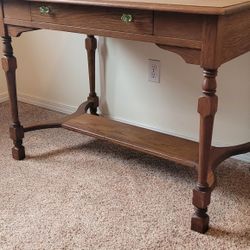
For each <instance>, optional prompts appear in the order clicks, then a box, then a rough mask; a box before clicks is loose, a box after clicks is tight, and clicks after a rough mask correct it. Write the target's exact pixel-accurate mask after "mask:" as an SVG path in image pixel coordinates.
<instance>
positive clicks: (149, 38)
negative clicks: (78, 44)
mask: <svg viewBox="0 0 250 250" xmlns="http://www.w3.org/2000/svg"><path fill="white" fill-rule="evenodd" d="M4 22H5V24H7V25H13V26H22V27H29V28H33V29H53V30H60V31H68V32H75V33H83V34H95V35H100V36H106V37H114V38H123V39H127V40H135V41H143V42H152V43H157V44H163V45H170V46H178V47H186V48H192V49H200V48H201V42H200V41H195V40H186V39H180V38H172V37H162V36H154V35H140V34H136V33H125V32H120V31H111V30H103V29H93V28H82V27H73V26H67V25H58V24H53V23H44V22H30V21H23V20H16V19H11V18H5V19H4Z"/></svg>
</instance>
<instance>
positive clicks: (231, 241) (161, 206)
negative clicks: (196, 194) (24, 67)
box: [0, 103, 250, 250]
mask: <svg viewBox="0 0 250 250" xmlns="http://www.w3.org/2000/svg"><path fill="white" fill-rule="evenodd" d="M20 110H21V112H20V115H21V118H22V120H23V121H26V122H30V121H33V120H36V119H40V120H45V119H47V118H51V117H53V116H60V114H57V113H54V112H51V111H47V110H45V109H41V108H37V107H34V106H31V105H27V104H21V105H20ZM7 120H8V104H7V103H4V104H0V122H1V126H0V177H1V179H0V249H1V250H5V249H28V250H33V249H105V250H106V249H107V250H112V249H115V250H119V249H129V250H130V249H250V192H249V191H250V171H249V168H250V164H247V163H243V162H239V161H236V160H227V161H225V162H224V163H223V164H221V165H220V167H219V168H218V170H217V174H218V186H217V188H216V189H215V191H214V192H213V195H212V203H211V205H210V207H209V215H210V217H211V229H210V231H209V232H208V233H207V234H206V235H201V234H198V233H195V232H192V231H191V230H190V229H189V228H190V216H191V214H192V213H193V206H192V204H191V197H192V188H193V187H194V185H195V178H194V176H195V173H194V171H193V170H191V169H189V168H185V167H181V166H176V165H174V164H173V163H170V162H167V161H165V160H161V159H158V158H155V157H150V156H147V155H145V154H141V153H137V152H134V151H130V150H127V149H125V150H124V148H122V147H119V146H113V145H111V144H109V143H106V142H103V141H100V140H95V139H92V138H89V137H86V136H83V135H80V134H76V133H73V132H69V131H66V130H63V129H50V130H43V131H40V132H32V133H29V134H26V137H25V141H24V143H25V146H26V152H27V158H26V160H24V161H22V162H17V161H14V160H12V158H11V155H10V148H11V146H12V143H11V141H10V140H9V138H8V134H7V131H8V126H7Z"/></svg>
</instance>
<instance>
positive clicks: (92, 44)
mask: <svg viewBox="0 0 250 250" xmlns="http://www.w3.org/2000/svg"><path fill="white" fill-rule="evenodd" d="M85 47H86V50H87V54H88V69H89V88H90V93H89V96H88V101H90V102H91V103H92V104H91V105H90V113H91V114H94V115H96V114H97V113H96V112H97V107H98V106H99V98H98V96H97V95H96V92H95V51H96V48H97V41H96V38H95V37H94V36H92V35H88V36H87V38H86V40H85Z"/></svg>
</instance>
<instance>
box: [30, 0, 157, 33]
mask: <svg viewBox="0 0 250 250" xmlns="http://www.w3.org/2000/svg"><path fill="white" fill-rule="evenodd" d="M41 6H45V7H48V8H49V13H47V14H41V11H40V7H41ZM47 10H48V9H47ZM124 14H126V15H124ZM122 16H123V21H122ZM128 17H130V18H131V17H132V20H130V18H128ZM31 18H32V21H36V22H46V23H54V24H59V25H67V26H73V27H80V28H91V29H104V30H110V31H120V32H126V33H136V34H152V32H153V12H152V11H141V10H129V9H117V8H109V7H93V6H79V5H68V4H47V5H46V4H43V3H32V4H31ZM126 21H127V22H126Z"/></svg>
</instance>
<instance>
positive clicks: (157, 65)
mask: <svg viewBox="0 0 250 250" xmlns="http://www.w3.org/2000/svg"><path fill="white" fill-rule="evenodd" d="M148 66H149V67H148V80H149V81H150V82H156V83H160V69H161V62H160V61H159V60H153V59H149V60H148Z"/></svg>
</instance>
